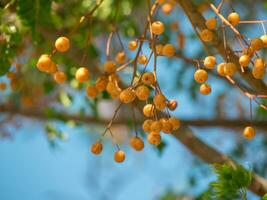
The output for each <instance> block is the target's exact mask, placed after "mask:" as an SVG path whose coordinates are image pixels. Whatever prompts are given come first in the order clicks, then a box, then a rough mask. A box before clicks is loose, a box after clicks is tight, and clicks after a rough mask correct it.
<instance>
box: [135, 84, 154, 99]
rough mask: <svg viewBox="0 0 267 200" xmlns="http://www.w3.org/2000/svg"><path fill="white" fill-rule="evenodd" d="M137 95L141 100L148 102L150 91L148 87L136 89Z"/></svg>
mask: <svg viewBox="0 0 267 200" xmlns="http://www.w3.org/2000/svg"><path fill="white" fill-rule="evenodd" d="M135 93H136V96H137V98H138V99H139V100H141V101H146V100H147V99H148V97H149V93H150V91H149V89H148V87H147V86H145V85H141V86H138V87H137V88H136V91H135Z"/></svg>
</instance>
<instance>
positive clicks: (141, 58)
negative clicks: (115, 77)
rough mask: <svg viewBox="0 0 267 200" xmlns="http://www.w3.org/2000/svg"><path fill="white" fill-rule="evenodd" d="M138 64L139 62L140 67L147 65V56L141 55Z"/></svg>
mask: <svg viewBox="0 0 267 200" xmlns="http://www.w3.org/2000/svg"><path fill="white" fill-rule="evenodd" d="M137 62H138V63H139V64H140V65H145V64H147V62H148V58H147V56H146V55H140V56H138V58H137Z"/></svg>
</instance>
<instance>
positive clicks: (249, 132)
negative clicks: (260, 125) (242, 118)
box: [243, 126, 256, 140]
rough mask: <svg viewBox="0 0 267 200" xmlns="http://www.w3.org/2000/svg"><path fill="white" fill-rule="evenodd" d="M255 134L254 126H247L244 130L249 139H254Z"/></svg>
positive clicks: (244, 134)
mask: <svg viewBox="0 0 267 200" xmlns="http://www.w3.org/2000/svg"><path fill="white" fill-rule="evenodd" d="M255 135H256V131H255V129H254V128H253V127H252V126H247V127H246V128H245V129H244V131H243V136H244V137H245V138H246V139H247V140H251V139H253V138H254V136H255Z"/></svg>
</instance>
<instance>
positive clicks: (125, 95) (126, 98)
mask: <svg viewBox="0 0 267 200" xmlns="http://www.w3.org/2000/svg"><path fill="white" fill-rule="evenodd" d="M135 98H136V94H135V91H134V90H133V89H130V88H127V89H125V90H123V91H122V92H121V93H120V100H121V102H122V103H131V102H132V101H134V99H135Z"/></svg>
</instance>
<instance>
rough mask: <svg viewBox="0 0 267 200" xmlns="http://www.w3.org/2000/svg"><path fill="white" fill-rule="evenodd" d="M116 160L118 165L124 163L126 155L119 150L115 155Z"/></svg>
mask: <svg viewBox="0 0 267 200" xmlns="http://www.w3.org/2000/svg"><path fill="white" fill-rule="evenodd" d="M114 160H115V161H116V162H117V163H122V162H123V161H124V160H125V153H124V151H122V150H118V151H116V152H115V153H114Z"/></svg>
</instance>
